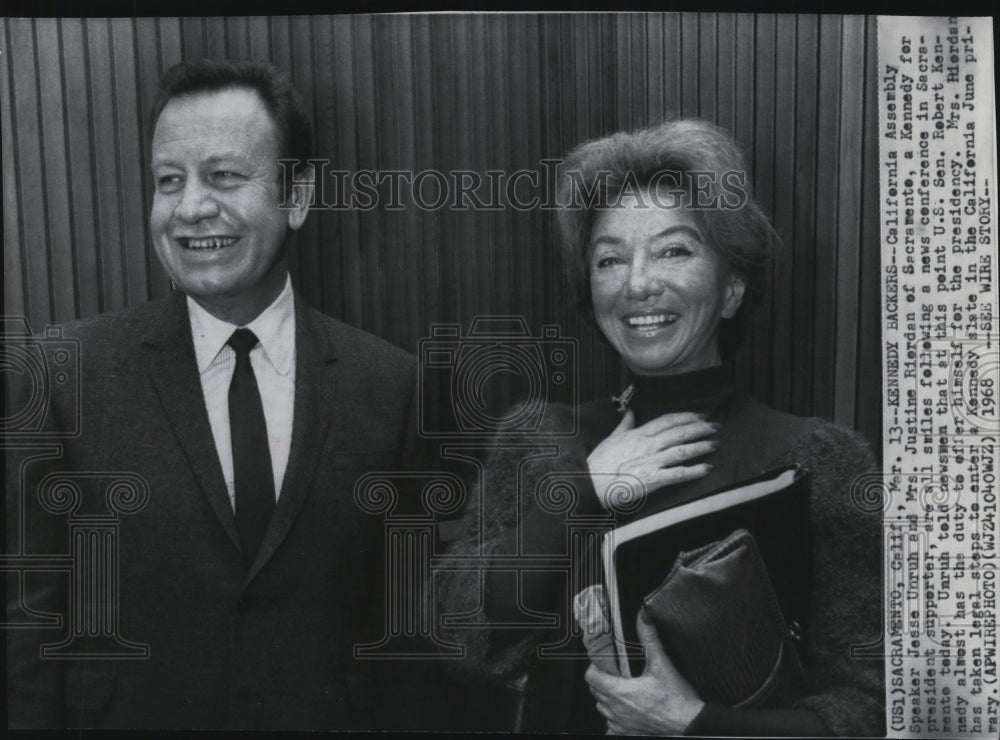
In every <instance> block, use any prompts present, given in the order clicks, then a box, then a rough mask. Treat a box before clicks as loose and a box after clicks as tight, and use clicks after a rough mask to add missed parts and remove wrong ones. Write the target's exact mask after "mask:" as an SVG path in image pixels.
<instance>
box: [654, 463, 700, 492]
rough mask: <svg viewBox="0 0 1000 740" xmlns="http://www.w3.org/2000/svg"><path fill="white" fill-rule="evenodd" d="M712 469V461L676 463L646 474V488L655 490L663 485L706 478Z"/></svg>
mask: <svg viewBox="0 0 1000 740" xmlns="http://www.w3.org/2000/svg"><path fill="white" fill-rule="evenodd" d="M711 471H712V464H711V463H698V464H697V465H675V466H674V467H672V468H663V469H661V470H656V471H654V472H652V473H650V474H649V475H647V476H646V490H647V491H655V490H656V489H658V488H662V487H663V486H673V485H676V484H678V483H687V482H688V481H692V480H697V479H698V478H704V477H705V476H706V475H708V474H709V473H710V472H711Z"/></svg>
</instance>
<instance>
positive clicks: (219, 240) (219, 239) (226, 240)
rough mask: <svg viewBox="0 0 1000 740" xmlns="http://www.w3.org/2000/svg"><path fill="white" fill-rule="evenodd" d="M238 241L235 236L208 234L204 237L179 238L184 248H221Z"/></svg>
mask: <svg viewBox="0 0 1000 740" xmlns="http://www.w3.org/2000/svg"><path fill="white" fill-rule="evenodd" d="M237 241H238V239H237V237H235V236H210V237H206V238H204V239H181V240H180V242H181V244H182V245H183V246H184V248H185V249H222V248H223V247H228V246H229V245H230V244H235V243H236V242H237Z"/></svg>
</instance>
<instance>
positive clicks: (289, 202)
mask: <svg viewBox="0 0 1000 740" xmlns="http://www.w3.org/2000/svg"><path fill="white" fill-rule="evenodd" d="M300 174H301V177H300V178H299V179H297V180H295V181H294V182H293V183H292V192H291V194H290V197H289V198H286V205H285V209H286V210H287V211H288V226H289V228H290V229H292V231H297V230H298V229H299V228H301V227H302V224H304V223H305V222H306V216H308V215H309V206H310V205H311V204H312V200H313V193H314V192H315V190H316V169H315V168H314V167H313V166H312V165H308V166H306V167H303V168H302V170H301V171H300Z"/></svg>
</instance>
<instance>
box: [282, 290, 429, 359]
mask: <svg viewBox="0 0 1000 740" xmlns="http://www.w3.org/2000/svg"><path fill="white" fill-rule="evenodd" d="M302 316H303V318H304V319H305V320H306V321H307V322H308V323H309V329H310V330H311V331H312V332H314V333H319V334H321V335H322V336H323V338H324V339H326V340H327V341H330V342H331V343H332V344H333V347H334V350H335V351H336V353H337V357H338V359H339V360H341V361H347V362H349V363H351V364H352V365H357V366H358V367H359V368H369V369H371V370H372V371H375V370H379V369H380V368H381V369H387V368H388V369H397V370H400V371H413V370H415V367H416V362H417V360H416V357H415V356H414V355H412V354H410V353H409V352H407V351H406V350H404V349H402V348H401V347H398V346H396V345H395V344H393V343H392V342H389V341H387V340H385V339H382V338H381V337H377V336H375V335H374V334H371V333H369V332H367V331H365V330H363V329H359V328H357V327H356V326H351V325H350V324H345V323H344V322H343V321H340V320H338V319H335V318H333V317H331V316H327V315H326V314H325V313H322V312H321V311H318V310H316V309H314V308H310V307H308V306H304V307H303V310H302Z"/></svg>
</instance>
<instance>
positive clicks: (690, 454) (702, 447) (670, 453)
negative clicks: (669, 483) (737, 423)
mask: <svg viewBox="0 0 1000 740" xmlns="http://www.w3.org/2000/svg"><path fill="white" fill-rule="evenodd" d="M718 446H719V443H718V442H716V441H715V440H714V439H703V440H699V441H698V442H690V443H688V444H679V445H675V446H673V447H668V448H666V449H665V450H660V451H659V452H656V453H654V454H652V455H650V456H649V457H648V458H647V460H648V461H649V464H650V466H651V467H653V468H654V469H655V468H670V467H673V466H674V465H680V464H681V463H683V462H686V461H687V460H694V459H695V458H698V457H701V456H702V455H708V454H710V453H712V452H715V449H716V448H717V447H718Z"/></svg>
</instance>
